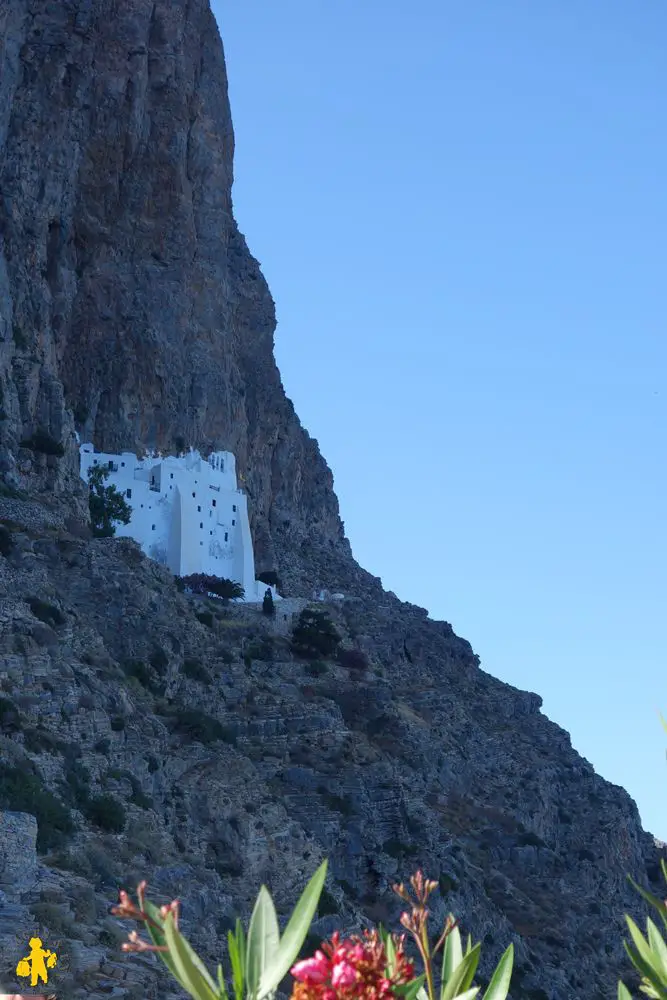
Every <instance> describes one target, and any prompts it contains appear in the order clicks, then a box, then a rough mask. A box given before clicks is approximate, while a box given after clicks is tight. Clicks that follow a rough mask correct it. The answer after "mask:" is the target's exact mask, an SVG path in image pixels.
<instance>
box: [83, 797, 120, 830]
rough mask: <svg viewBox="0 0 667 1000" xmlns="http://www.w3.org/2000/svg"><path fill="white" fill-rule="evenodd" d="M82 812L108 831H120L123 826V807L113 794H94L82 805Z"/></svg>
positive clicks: (96, 824)
mask: <svg viewBox="0 0 667 1000" xmlns="http://www.w3.org/2000/svg"><path fill="white" fill-rule="evenodd" d="M82 812H83V814H84V815H85V817H86V819H88V820H90V822H91V823H94V824H95V826H99V827H101V829H102V830H108V831H109V833H122V831H123V830H124V828H125V818H126V817H125V807H124V805H123V803H122V802H120V801H119V800H118V799H116V798H114V797H113V795H96V796H95V797H94V798H92V799H90V800H89V801H88V802H87V803H86V804H85V805H84V806H83V808H82Z"/></svg>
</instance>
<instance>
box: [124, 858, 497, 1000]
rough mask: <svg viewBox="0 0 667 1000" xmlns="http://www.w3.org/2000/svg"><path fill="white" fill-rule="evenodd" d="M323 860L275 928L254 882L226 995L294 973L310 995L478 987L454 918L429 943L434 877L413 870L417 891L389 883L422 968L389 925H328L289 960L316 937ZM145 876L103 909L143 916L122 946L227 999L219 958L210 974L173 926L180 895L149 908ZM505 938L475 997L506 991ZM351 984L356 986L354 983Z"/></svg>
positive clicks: (404, 996)
mask: <svg viewBox="0 0 667 1000" xmlns="http://www.w3.org/2000/svg"><path fill="white" fill-rule="evenodd" d="M326 871H327V862H326V861H324V862H323V863H322V864H321V865H320V867H319V868H318V870H317V871H316V872H315V874H314V875H313V877H312V878H311V880H310V882H309V883H308V885H307V886H306V889H305V891H304V893H303V895H302V896H301V899H300V900H299V902H298V904H297V906H296V908H295V910H294V913H293V914H292V916H291V918H290V920H289V923H288V924H287V927H286V928H285V931H284V933H283V935H282V936H281V935H280V930H279V927H278V918H277V915H276V910H275V906H274V904H273V900H272V899H271V896H270V894H269V892H268V891H267V889H266V887H265V886H262V887H261V889H260V891H259V895H258V897H257V901H256V903H255V907H254V909H253V912H252V916H251V918H250V925H249V927H248V931H247V934H246V932H245V931H244V928H243V926H242V924H241V922H240V921H239V920H237V921H236V926H235V929H234V931H229V932H228V935H227V943H228V950H229V964H230V966H231V990H232V996H233V998H234V1000H265V998H273V997H274V996H275V992H276V990H277V988H278V986H279V984H280V983H281V981H282V980H283V978H284V977H285V975H286V974H287V973H288V972H289V971H291V973H292V975H293V977H294V978H295V979H296V980H297V981H298V982H299V983H303V984H306V985H307V989H306V990H305V992H304V993H303V995H308V996H311V997H313V998H319V1000H326V998H327V997H330V996H337V995H339V991H340V990H343V991H344V993H343V994H342V995H345V996H348V997H354V996H356V995H358V996H359V997H361V996H365V995H371V994H373V992H375V993H377V995H382V996H387V997H392V996H393V997H398V998H401V1000H474V998H475V997H476V996H477V994H478V993H479V991H480V988H479V987H477V986H473V985H472V983H473V979H474V976H475V973H476V971H477V965H478V962H479V956H480V945H479V944H477V945H474V946H473V944H472V941H471V939H470V937H468V941H467V944H466V947H465V950H464V948H463V944H462V942H461V936H460V933H459V929H458V926H457V924H456V921H455V920H454V918H453V917H452V916H451V915H450V916H449V917H448V918H447V921H446V924H445V929H444V931H443V933H442V934H441V936H440V938H439V940H438V942H437V944H436V945H435V947H434V948H431V945H430V942H429V938H428V932H427V926H426V925H427V919H428V910H427V908H426V901H427V899H428V896H429V894H430V892H432V891H433V889H434V888H436V883H435V882H431V881H429V880H426V879H424V878H423V876H422V874H421V872H417V873H416V875H414V876H413V877H412V879H411V880H410V882H411V886H412V889H413V892H414V894H415V896H416V900H412V899H410V897H409V895H408V893H407V891H406V890H405V887H404V886H403V885H397V886H394V891H395V892H396V893H397V895H399V896H400V898H401V899H404V900H405V901H407V902H408V903H409V905H410V911H409V912H405V913H403V915H402V916H401V923H402V925H403V926H404V927H405V928H406V929H407V930H408V931H409V932H410V933H411V934H412V936H413V938H414V939H415V941H416V944H417V948H418V951H419V954H420V956H421V958H422V960H423V962H424V972H423V973H422V974H421V975H419V976H416V977H415V976H414V966H413V964H412V962H411V961H410V960H409V959H408V958H407V956H406V954H405V951H404V943H403V939H402V938H400V937H398V936H397V935H391V934H388V933H387V932H386V931H385V930H384V929H383V928H379V929H378V930H377V931H369V930H365V931H364V932H363V936H358V935H355V936H353V937H352V938H349V939H347V940H343V941H341V939H340V935H339V934H337V933H335V934H334V935H333V936H332V938H331V940H330V941H329V942H322V944H321V946H320V948H319V949H317V950H316V951H315V955H314V956H313V957H312V958H306V959H304V960H302V961H299V962H297V963H296V964H295V965H294V964H293V963H294V961H295V959H296V958H297V957H298V956H299V953H300V951H301V948H302V945H303V944H304V942H309V943H310V944H311V945H312V947H314V948H316V946H317V941H316V938H315V937H314V936H313V935H312V933H310V934H309V928H310V925H311V922H312V920H313V917H314V916H315V913H316V912H317V910H318V903H319V900H320V896H321V895H322V890H323V887H324V880H325V878H326ZM145 893H146V883H145V882H142V883H141V884H140V885H139V887H138V890H137V897H138V901H139V906H136V905H135V904H134V903H133V902H132V901H131V900H130V897H129V895H128V894H127V893H126V892H124V891H122V892H121V893H120V903H119V905H118V906H116V907H115V908H114V909H113V910H112V913H113V914H114V915H115V916H119V917H127V918H131V919H133V920H137V921H139V922H140V923H143V924H144V925H145V927H146V929H147V931H148V934H149V937H150V942H148V941H145V940H142V939H141V938H140V937H139V935H138V934H137V933H136V932H133V933H132V934H130V939H129V942H127V943H126V944H124V945H123V950H125V951H129V952H149V951H152V952H156V953H157V954H159V956H160V958H161V959H162V961H163V962H164V963H165V965H166V966H167V968H168V969H169V970H170V972H171V973H172V975H173V976H174V978H175V979H176V980H177V981H178V982H179V983H180V985H181V986H182V988H183V989H184V990H186V992H188V993H189V994H190V996H191V997H193V998H194V1000H229V993H228V988H227V983H226V981H225V974H224V970H223V967H222V965H218V969H217V980H214V979H213V977H212V976H211V975H210V974H209V972H208V970H207V969H206V966H205V965H204V963H203V962H202V961H201V959H200V958H199V956H198V955H197V954H196V953H195V952H194V951H193V949H192V948H191V946H190V944H189V943H188V942H187V941H186V939H185V938H184V937H183V935H182V934H181V932H180V930H179V927H178V919H179V904H178V902H176V901H174V902H172V903H170V904H169V905H167V906H163V907H161V908H160V909H158V908H157V907H156V906H154V905H153V904H152V903H149V902H148V900H147V899H146V896H145ZM440 949H442V967H441V972H440V983H439V988H438V989H437V990H436V984H435V971H434V964H433V960H434V958H435V956H436V954H437V952H438V951H440ZM513 956H514V951H513V946H512V945H510V946H509V948H508V949H507V951H506V952H505V953H504V955H503V956H502V958H501V960H500V962H499V963H498V966H497V968H496V970H495V972H494V974H493V976H492V978H491V981H490V983H489V985H488V987H487V990H486V992H485V993H484V1000H506V997H507V994H508V992H509V987H510V979H511V974H512V965H513ZM355 988H357V989H356V990H355Z"/></svg>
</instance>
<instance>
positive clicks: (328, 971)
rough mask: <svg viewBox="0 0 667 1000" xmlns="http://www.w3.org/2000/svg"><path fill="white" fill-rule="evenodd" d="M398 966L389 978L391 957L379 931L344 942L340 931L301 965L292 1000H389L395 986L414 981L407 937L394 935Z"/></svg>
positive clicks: (294, 972) (295, 971) (297, 968)
mask: <svg viewBox="0 0 667 1000" xmlns="http://www.w3.org/2000/svg"><path fill="white" fill-rule="evenodd" d="M392 941H393V943H394V948H395V950H396V966H395V971H394V973H393V975H392V976H391V977H387V974H386V973H387V954H386V951H385V947H384V944H383V942H382V939H381V937H380V935H379V933H378V931H376V930H373V931H364V933H363V935H362V936H359V935H353V936H352V937H351V938H347V939H346V940H344V941H341V940H340V935H339V934H338V932H336V933H335V934H333V935H332V937H331V940H330V941H328V942H326V941H325V942H323V943H322V946H321V949H320V950H318V951H316V952H315V954H314V955H313V957H312V958H307V959H305V960H304V961H302V962H297V963H296V965H294V966H293V967H292V970H291V972H292V975H293V976H294V978H295V979H296V980H297V981H296V983H295V984H294V987H293V989H292V996H291V1000H389V998H390V997H391V996H392V995H393V989H394V987H395V986H399V985H402V984H403V983H409V982H410V981H411V980H412V979H413V978H414V966H413V965H412V963H411V962H410V961H409V960H408V959H407V957H406V955H405V950H404V949H405V935H403V936H401V937H398V936H392Z"/></svg>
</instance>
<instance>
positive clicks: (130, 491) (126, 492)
mask: <svg viewBox="0 0 667 1000" xmlns="http://www.w3.org/2000/svg"><path fill="white" fill-rule="evenodd" d="M125 496H126V497H127V499H128V500H131V499H132V490H125Z"/></svg>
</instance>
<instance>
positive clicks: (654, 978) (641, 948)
mask: <svg viewBox="0 0 667 1000" xmlns="http://www.w3.org/2000/svg"><path fill="white" fill-rule="evenodd" d="M625 921H626V923H627V925H628V928H629V930H630V936H631V938H632V942H633V944H634V946H635V948H636V949H637V952H638V954H639V955H640V956H641V958H642V960H643V962H644V963H646V965H647V966H648V968H649V970H650V972H649V973H647V975H648V979H649V980H650V982H651V983H653V984H654V985H657V984H661V985H662V984H664V980H663V979H662V976H661V974H660V961H659V959H658V957H657V956H656V955H654V954H653V952H652V951H651V948H650V946H649V944H648V942H647V941H646V940H645V938H644V935H643V934H642V932H641V931H640V930H639V928H638V927H637V924H636V923H635V922H634V920H633V919H632V918H631V917H628V916H626V918H625Z"/></svg>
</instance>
